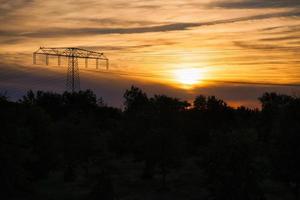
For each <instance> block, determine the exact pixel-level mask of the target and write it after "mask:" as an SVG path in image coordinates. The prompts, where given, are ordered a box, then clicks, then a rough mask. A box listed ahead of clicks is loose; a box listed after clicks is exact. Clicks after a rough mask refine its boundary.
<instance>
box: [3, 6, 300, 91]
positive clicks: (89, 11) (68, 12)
mask: <svg viewBox="0 0 300 200" xmlns="http://www.w3.org/2000/svg"><path fill="white" fill-rule="evenodd" d="M0 23H1V27H0V56H1V63H11V64H12V65H10V66H13V64H16V65H15V66H17V64H18V65H20V64H22V65H27V66H30V65H31V53H32V52H33V51H34V50H36V49H37V48H38V47H39V46H46V47H65V46H66V47H69V46H73V47H82V48H87V49H91V50H99V51H102V52H104V53H105V54H106V55H107V56H108V57H109V58H110V61H111V62H110V63H111V66H110V67H111V68H110V69H111V71H116V72H117V71H122V73H123V72H126V73H128V74H130V73H131V75H132V76H130V79H134V80H138V79H139V80H140V81H144V82H153V83H156V82H159V83H161V84H167V85H169V86H171V87H175V88H176V87H178V88H183V89H184V88H185V89H189V90H192V89H195V88H196V87H200V88H201V87H202V86H203V85H204V84H205V83H208V82H211V81H212V82H213V81H216V82H215V83H217V82H222V81H225V82H233V83H239V82H241V83H251V84H254V83H259V84H260V83H271V84H279V85H281V84H289V85H297V84H300V1H299V0H268V1H262V0H201V1H199V0H165V1H161V0H147V1H146V0H109V1H104V0H103V1H102V0H76V1H75V0H63V1H58V0H49V1H44V0H0ZM20 61H22V62H21V63H20ZM91 66H92V65H91ZM139 75H142V76H139ZM112 76H113V75H112ZM90 78H91V77H90ZM94 78H95V77H94ZM125 78H127V79H128V78H129V76H127V77H125V76H123V79H125ZM95 79H97V78H95ZM141 79H142V80H141Z"/></svg>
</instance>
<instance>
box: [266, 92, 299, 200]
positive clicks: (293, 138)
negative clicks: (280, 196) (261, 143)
mask: <svg viewBox="0 0 300 200" xmlns="http://www.w3.org/2000/svg"><path fill="white" fill-rule="evenodd" d="M299 122H300V98H295V99H294V100H293V101H290V100H289V103H285V106H284V107H283V108H282V109H281V114H280V116H279V117H278V118H277V120H276V121H275V123H276V124H277V126H276V127H273V133H274V135H275V136H274V140H273V141H272V151H271V160H272V166H273V170H274V171H273V175H274V178H275V179H277V180H280V181H282V182H283V183H285V184H286V185H287V186H288V187H289V188H290V189H291V191H292V193H293V194H294V196H295V199H296V200H298V199H299V188H300V171H299V169H300V156H299V155H300V145H299V142H300V123H299Z"/></svg>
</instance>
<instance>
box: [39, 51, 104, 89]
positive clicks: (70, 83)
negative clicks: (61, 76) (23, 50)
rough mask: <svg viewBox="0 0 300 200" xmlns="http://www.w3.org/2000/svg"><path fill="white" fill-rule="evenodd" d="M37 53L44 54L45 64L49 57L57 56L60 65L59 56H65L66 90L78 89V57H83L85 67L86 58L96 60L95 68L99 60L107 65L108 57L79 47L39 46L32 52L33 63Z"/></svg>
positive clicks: (86, 65)
mask: <svg viewBox="0 0 300 200" xmlns="http://www.w3.org/2000/svg"><path fill="white" fill-rule="evenodd" d="M37 55H44V56H45V62H46V65H49V57H50V56H51V57H57V64H58V66H61V58H62V57H66V58H67V59H68V71H67V80H66V89H67V90H68V91H72V92H75V91H78V90H80V77H79V66H78V59H85V67H86V68H87V67H88V60H89V59H94V60H96V69H98V68H99V61H101V60H104V61H105V65H106V69H107V70H108V67H109V60H108V58H107V57H106V56H105V55H104V54H103V53H100V52H96V51H89V50H85V49H80V48H62V47H60V48H47V47H40V48H39V49H38V50H37V51H35V52H34V53H33V64H36V60H37V57H36V56H37Z"/></svg>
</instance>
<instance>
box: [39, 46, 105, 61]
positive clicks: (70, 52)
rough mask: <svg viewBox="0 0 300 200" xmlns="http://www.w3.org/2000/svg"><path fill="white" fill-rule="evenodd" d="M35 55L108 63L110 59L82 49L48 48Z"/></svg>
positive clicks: (40, 49)
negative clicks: (95, 60) (96, 60)
mask: <svg viewBox="0 0 300 200" xmlns="http://www.w3.org/2000/svg"><path fill="white" fill-rule="evenodd" d="M34 54H36V55H38V54H42V55H48V56H63V57H76V58H86V59H99V60H105V61H108V58H107V57H106V56H105V55H104V54H103V53H100V52H96V51H90V50H85V49H80V48H68V47H67V48H62V47H58V48H47V47H40V48H39V49H38V50H37V51H35V52H34Z"/></svg>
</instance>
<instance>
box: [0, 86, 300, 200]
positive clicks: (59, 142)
mask: <svg viewBox="0 0 300 200" xmlns="http://www.w3.org/2000/svg"><path fill="white" fill-rule="evenodd" d="M259 100H260V102H261V106H262V109H261V110H258V109H249V108H245V107H239V108H232V107H230V106H228V105H227V104H226V103H225V102H224V101H223V100H221V99H218V98H217V97H215V96H207V97H206V96H203V95H199V96H198V97H196V99H195V100H194V102H193V104H192V105H191V104H189V103H188V102H186V101H181V100H180V99H177V98H172V97H168V96H165V95H154V96H153V97H148V96H147V94H146V93H144V92H143V91H142V90H141V89H139V88H136V87H131V89H129V90H127V91H126V92H125V94H124V110H120V109H117V108H112V107H109V106H107V105H105V104H104V102H103V100H102V99H101V98H100V99H98V98H97V97H96V95H95V94H94V93H93V92H92V91H90V90H86V91H80V92H75V93H69V92H65V93H63V94H57V93H52V92H43V91H38V92H32V91H29V92H28V93H27V94H26V95H25V96H24V97H23V98H21V99H20V100H19V101H18V102H12V101H9V100H8V99H7V97H5V96H3V95H2V96H1V97H0V123H1V134H0V193H1V199H2V197H4V198H3V199H10V198H16V199H18V198H19V199H24V198H28V199H34V198H37V196H38V195H37V193H38V192H37V191H36V185H37V184H38V183H40V181H43V180H48V179H49V177H51V176H52V175H53V173H58V174H60V177H61V181H62V182H65V183H68V182H76V180H78V179H79V177H81V179H82V177H83V178H84V179H85V183H86V185H87V186H88V187H87V188H88V189H87V190H88V193H87V196H86V199H104V200H105V199H110V200H112V199H117V198H118V199H122V196H120V195H118V191H117V190H116V188H115V187H114V180H115V179H114V178H112V177H118V176H119V175H118V174H117V173H114V172H115V171H118V168H120V167H122V162H118V161H120V160H128V161H129V162H132V163H133V164H134V163H139V164H141V166H142V170H141V171H140V172H139V171H138V172H137V173H136V175H135V176H136V177H135V178H136V179H140V180H143V181H148V180H153V179H156V180H157V187H156V188H155V189H156V190H158V191H161V192H169V193H172V189H173V188H172V185H170V184H169V183H170V181H169V177H173V176H174V175H176V173H178V171H179V170H181V169H182V168H184V167H185V165H187V163H190V161H191V160H192V162H193V164H194V165H195V166H196V168H197V170H198V171H199V172H200V174H202V175H201V176H199V179H201V180H200V183H198V182H197V185H195V187H197V188H199V190H200V189H201V190H204V191H206V192H205V195H206V197H205V198H206V199H216V200H242V199H243V200H256V199H257V200H263V199H272V192H270V190H269V189H268V187H269V185H275V183H276V185H280V187H282V188H285V189H284V190H282V191H285V192H286V195H284V196H285V197H287V198H291V199H296V200H297V199H299V184H300V170H299V169H300V98H298V97H293V96H287V95H280V94H276V93H265V94H263V95H262V96H261V97H260V98H259ZM177 181H178V180H177ZM179 181H180V180H179ZM195 184H196V183H195ZM271 187H272V186H271Z"/></svg>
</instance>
